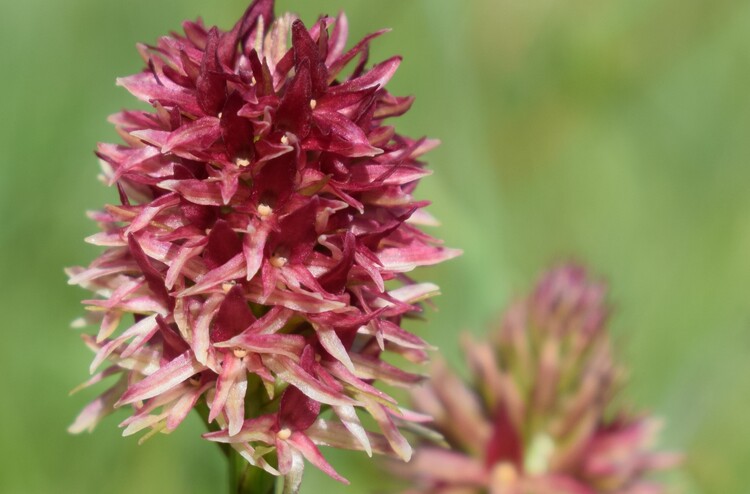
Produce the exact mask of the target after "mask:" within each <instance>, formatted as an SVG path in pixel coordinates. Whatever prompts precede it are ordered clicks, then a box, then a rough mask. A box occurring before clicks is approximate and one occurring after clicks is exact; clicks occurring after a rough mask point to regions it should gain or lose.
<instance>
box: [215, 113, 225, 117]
mask: <svg viewBox="0 0 750 494" xmlns="http://www.w3.org/2000/svg"><path fill="white" fill-rule="evenodd" d="M222 115H224V114H223V113H222V112H219V114H218V115H216V116H217V117H218V118H221V116H222Z"/></svg>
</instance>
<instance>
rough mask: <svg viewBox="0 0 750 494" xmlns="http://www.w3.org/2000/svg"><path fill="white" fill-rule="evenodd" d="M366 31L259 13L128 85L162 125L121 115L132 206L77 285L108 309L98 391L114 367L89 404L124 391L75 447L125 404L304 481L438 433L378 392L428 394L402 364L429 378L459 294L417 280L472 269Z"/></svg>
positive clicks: (77, 275)
mask: <svg viewBox="0 0 750 494" xmlns="http://www.w3.org/2000/svg"><path fill="white" fill-rule="evenodd" d="M347 26H348V25H347V19H346V17H345V16H344V15H343V14H341V15H339V16H338V17H337V18H335V19H333V18H329V17H322V18H321V19H320V20H319V21H318V22H316V23H315V24H313V25H312V26H311V27H309V28H308V27H306V26H305V25H304V24H303V23H302V21H300V20H299V19H297V18H295V16H293V15H291V14H284V15H282V16H279V17H275V16H274V2H273V1H272V0H256V1H255V2H253V3H252V4H251V5H250V6H249V7H248V9H247V11H246V12H245V14H244V15H243V16H242V18H241V19H240V20H239V21H238V22H237V23H236V24H235V25H234V27H233V28H232V29H230V30H229V31H222V30H220V29H218V28H216V27H212V28H207V27H205V26H204V25H203V23H202V22H201V21H197V22H186V23H184V25H183V28H184V33H183V34H172V35H170V36H165V37H162V38H160V39H159V41H158V42H157V43H156V44H155V45H154V46H146V45H139V47H138V49H139V52H140V54H141V56H142V57H143V59H144V62H145V64H146V68H145V69H144V70H143V71H142V72H140V73H138V74H136V75H132V76H129V77H124V78H121V79H118V84H119V85H120V86H123V87H124V88H126V89H127V90H128V91H129V92H130V93H132V94H133V95H134V96H135V97H137V98H138V99H139V100H141V101H143V102H146V103H148V104H149V105H151V106H152V107H153V110H152V111H136V110H132V111H123V112H121V113H118V114H116V115H114V116H112V117H111V119H110V121H111V122H112V123H113V124H114V125H115V127H116V129H117V131H118V133H119V134H120V136H121V137H122V139H123V140H124V143H123V144H118V145H116V144H100V145H99V147H98V149H97V155H98V157H99V158H100V161H101V165H102V169H103V178H104V180H105V181H106V182H107V183H108V184H109V185H112V186H116V187H117V190H118V191H119V204H113V205H108V206H106V207H105V209H104V210H103V211H100V212H95V213H93V214H92V217H93V219H95V220H96V221H97V222H98V223H99V225H100V226H101V232H100V233H97V234H95V235H93V236H92V237H90V238H89V239H88V240H89V241H90V242H91V243H93V244H95V245H99V246H103V247H105V248H106V250H105V251H104V253H103V254H102V255H101V256H99V257H98V258H97V259H96V260H95V261H94V262H93V263H92V264H91V265H90V266H88V267H87V268H71V269H70V270H69V275H70V283H71V284H76V285H80V286H82V287H84V288H86V289H88V290H91V291H92V292H93V293H94V297H92V299H91V300H86V301H85V304H86V305H87V306H88V309H89V310H90V315H89V316H88V317H87V318H86V320H85V321H84V322H87V323H95V324H98V325H99V331H98V334H96V335H95V336H88V335H87V336H84V340H85V342H86V344H87V345H88V346H89V347H90V348H91V349H92V350H93V351H94V352H95V353H96V356H95V358H94V362H93V363H92V366H91V371H92V373H93V372H95V370H96V369H97V368H98V367H99V366H100V365H101V364H103V363H104V362H107V363H108V364H107V367H106V368H105V369H104V370H103V371H101V372H99V373H98V374H95V376H94V377H93V378H92V379H91V380H90V381H89V382H87V383H85V385H91V384H95V383H97V382H99V381H101V380H103V379H104V378H106V377H108V376H112V375H117V376H119V380H118V381H117V383H116V384H115V385H114V386H112V387H111V388H110V389H108V390H107V391H106V392H105V393H104V394H102V395H101V396H100V397H99V398H97V399H96V400H95V401H94V402H92V403H91V404H90V405H89V406H88V407H87V408H86V409H85V410H84V411H83V412H82V414H81V415H80V416H79V417H78V419H77V420H76V422H75V423H74V424H73V426H72V427H71V430H72V431H73V432H79V431H82V430H86V429H92V428H93V427H94V426H95V425H96V424H97V423H98V422H99V421H100V420H101V418H102V417H103V416H105V415H107V414H108V413H110V412H112V411H113V410H114V409H115V408H117V407H125V406H127V407H130V408H132V410H133V414H132V416H130V417H129V418H127V419H126V420H125V421H124V422H123V423H122V425H123V426H124V427H125V432H124V433H125V434H134V433H137V432H139V431H142V430H149V431H150V432H149V434H153V433H156V432H170V431H172V430H174V429H175V428H176V427H177V426H178V425H179V424H180V422H182V420H183V419H184V418H185V416H186V415H187V414H188V412H189V411H190V410H191V409H193V408H195V407H201V406H205V407H206V416H207V420H208V422H209V423H210V424H211V427H212V428H213V429H214V431H213V432H211V433H208V434H206V436H205V437H206V438H207V439H209V440H211V441H219V442H226V443H230V444H231V446H232V447H234V448H235V449H236V450H237V451H239V452H240V454H242V455H243V456H244V457H245V458H246V459H247V460H248V462H250V463H251V464H253V465H257V466H260V467H262V468H265V469H266V470H267V471H269V472H273V473H277V474H278V473H280V474H283V475H287V476H288V477H289V479H290V482H292V483H294V482H297V481H298V479H299V477H300V475H301V472H302V463H303V462H302V459H303V458H305V459H307V460H308V461H309V462H311V463H313V464H314V465H316V466H317V467H319V468H321V469H322V470H324V471H325V472H327V473H329V474H330V475H331V476H333V477H335V478H337V479H341V477H340V476H339V475H338V474H337V473H336V472H335V471H334V470H333V468H332V467H331V466H330V465H328V463H327V462H326V461H325V460H324V459H323V457H322V456H321V455H320V452H319V451H318V448H317V446H318V445H320V444H326V445H333V446H336V447H343V448H351V449H361V450H365V451H367V452H368V453H371V452H372V451H377V452H385V453H393V454H396V455H398V456H400V457H402V458H404V459H408V458H409V456H410V454H411V449H410V447H409V445H408V443H407V442H406V441H405V440H404V438H403V437H402V435H401V434H400V432H399V431H398V428H397V425H398V423H399V422H400V421H404V420H418V419H420V417H419V416H418V415H416V414H414V413H410V412H408V411H405V410H402V409H400V408H399V407H398V405H397V403H396V401H395V400H394V399H393V398H392V397H390V396H389V395H387V394H385V393H384V392H382V391H380V390H379V389H376V388H375V387H373V386H372V382H373V380H376V379H380V380H383V381H385V382H387V383H390V384H393V385H397V386H410V385H412V384H413V383H415V382H417V381H418V380H419V379H420V376H417V375H414V374H411V373H408V372H405V371H403V370H401V369H400V368H398V367H395V366H393V365H391V364H388V363H386V362H385V361H383V360H381V358H380V357H381V354H382V353H383V352H385V351H389V352H393V353H396V354H400V355H402V356H403V357H405V358H407V359H409V360H411V361H417V362H420V361H424V360H425V359H426V353H425V348H426V344H425V342H424V341H423V340H421V339H420V338H418V337H417V336H415V335H413V334H411V333H409V332H407V331H405V330H403V329H402V328H401V324H400V323H401V320H402V319H403V318H404V317H409V316H410V315H413V314H414V313H416V312H418V311H419V310H420V306H419V302H420V301H421V300H423V299H425V298H427V297H430V296H432V295H434V294H435V293H436V292H437V287H436V286H435V285H433V284H431V283H415V282H413V281H411V279H410V278H408V277H407V276H406V275H405V273H407V272H409V271H411V270H413V269H414V268H416V267H419V266H426V265H432V264H436V263H439V262H442V261H444V260H446V259H449V258H452V257H454V256H456V255H457V254H458V251H455V250H451V249H447V248H444V247H442V246H441V245H440V242H439V241H437V240H436V239H434V238H432V237H430V236H429V235H427V234H425V233H423V232H422V231H421V230H419V229H418V226H419V225H420V224H423V225H425V224H426V225H429V224H432V223H433V220H432V218H431V216H430V215H429V214H428V213H426V212H425V211H424V210H423V208H424V207H425V206H426V205H427V203H426V202H422V201H416V200H415V199H414V198H413V196H412V193H413V191H414V188H415V187H416V185H417V183H418V181H419V179H420V178H422V177H424V176H425V175H427V174H428V171H426V170H425V165H424V163H423V162H421V161H419V158H420V157H421V156H422V155H423V154H424V153H426V152H427V151H428V150H430V149H431V148H433V147H434V146H435V145H436V144H437V142H436V141H433V140H429V139H425V138H421V139H411V138H408V137H405V136H402V135H400V134H398V133H397V132H396V130H395V129H394V127H393V126H391V125H387V124H386V120H387V119H390V118H393V117H397V116H399V115H401V114H403V113H404V112H406V111H407V110H408V109H409V107H410V106H411V104H412V101H413V99H412V98H411V97H397V96H393V95H391V94H390V93H388V91H387V90H386V89H385V85H386V83H387V82H388V81H389V80H390V79H391V77H392V76H393V74H394V73H395V71H396V69H397V68H398V66H399V63H400V62H401V59H400V57H393V58H390V59H388V60H385V61H384V62H381V63H378V64H375V65H372V66H370V65H369V64H368V45H369V43H370V41H372V40H373V39H374V38H376V37H377V36H379V35H380V34H382V33H383V32H384V31H380V32H376V33H374V34H371V35H369V36H367V37H366V38H365V39H363V40H362V41H360V42H359V43H357V44H355V45H354V46H353V47H351V48H348V49H347V47H346V44H347V42H346V38H347V31H348V27H347ZM289 40H291V44H289ZM347 67H348V68H347ZM387 282H390V283H388V288H386V283H387ZM327 410H330V411H332V413H331V414H329V415H327V416H326V417H327V418H322V417H321V414H322V413H323V412H325V411H327ZM360 413H368V414H370V415H371V416H372V417H373V418H374V419H375V422H376V423H377V424H378V425H379V428H380V432H379V433H375V432H369V431H366V430H365V429H364V427H363V426H362V425H361V424H360V420H359V414H360ZM268 458H272V459H271V460H268Z"/></svg>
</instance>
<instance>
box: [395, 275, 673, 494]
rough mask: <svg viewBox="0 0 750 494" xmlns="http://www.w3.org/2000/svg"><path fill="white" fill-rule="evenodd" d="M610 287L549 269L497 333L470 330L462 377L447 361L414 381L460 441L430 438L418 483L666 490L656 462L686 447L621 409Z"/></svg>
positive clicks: (497, 493) (441, 426)
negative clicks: (673, 448) (659, 441)
mask: <svg viewBox="0 0 750 494" xmlns="http://www.w3.org/2000/svg"><path fill="white" fill-rule="evenodd" d="M604 296H605V287H604V286H603V285H602V284H600V283H597V282H594V281H591V280H589V279H588V278H587V275H586V273H585V271H584V270H583V269H582V268H580V267H577V266H561V267H558V268H556V269H553V270H552V271H550V272H549V273H547V274H546V275H545V276H544V277H543V278H542V280H541V281H540V282H539V284H538V285H537V287H536V290H535V291H534V293H533V294H532V295H531V296H530V297H528V298H526V299H524V300H521V301H519V302H517V303H516V304H514V305H513V306H512V307H511V309H510V310H509V311H508V313H507V314H506V315H505V318H504V320H503V323H502V325H501V326H500V327H499V328H498V330H497V331H496V332H495V333H493V334H492V336H491V341H489V342H486V343H476V342H474V341H472V340H470V339H467V340H465V348H466V353H467V360H468V364H469V368H470V371H471V374H472V379H471V380H470V384H466V383H464V382H463V381H462V380H460V379H459V378H458V377H457V376H456V375H455V374H453V373H452V372H450V371H449V370H448V369H447V368H446V367H445V365H443V364H438V365H436V366H435V370H434V372H433V375H432V379H431V380H430V381H429V383H428V384H427V385H426V386H424V387H421V388H418V389H417V390H416V391H414V400H413V401H414V403H415V405H416V407H417V409H418V410H420V411H422V412H424V413H427V414H429V415H432V416H434V417H435V428H436V429H437V431H439V432H440V433H441V434H442V435H443V436H444V438H445V441H447V443H448V445H449V446H450V449H445V448H444V447H439V446H438V445H432V444H430V443H427V442H424V443H423V444H422V445H420V447H419V448H417V450H416V453H415V457H414V459H413V460H412V461H411V463H410V464H409V465H408V466H404V467H402V468H398V471H399V472H400V473H401V474H402V475H404V476H405V477H407V478H409V479H411V480H412V482H413V483H414V485H415V488H414V489H413V490H411V491H409V492H411V493H430V494H459V493H460V494H479V493H485V492H489V493H490V494H604V493H608V494H609V493H611V494H660V493H663V492H665V490H664V487H663V486H661V485H659V484H658V483H655V482H652V481H649V480H648V479H647V476H648V474H649V473H650V472H651V471H653V470H658V469H662V468H668V467H671V466H673V465H674V464H675V463H676V462H677V461H678V459H679V457H678V456H677V455H674V454H668V453H657V452H653V451H652V450H651V446H652V442H653V440H654V438H655V435H656V432H657V430H658V422H657V421H656V420H654V419H652V418H649V417H647V416H645V415H631V414H628V413H625V412H623V411H618V410H614V409H612V406H611V403H610V402H611V399H612V397H613V396H614V395H615V394H616V392H617V391H618V389H619V388H620V384H621V381H622V371H621V369H620V368H619V366H618V365H617V364H616V363H615V362H614V361H613V359H612V351H611V344H610V341H609V336H608V335H607V332H606V327H605V325H606V320H607V313H608V309H607V307H606V305H605V303H604Z"/></svg>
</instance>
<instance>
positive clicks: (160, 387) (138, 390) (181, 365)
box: [115, 351, 206, 407]
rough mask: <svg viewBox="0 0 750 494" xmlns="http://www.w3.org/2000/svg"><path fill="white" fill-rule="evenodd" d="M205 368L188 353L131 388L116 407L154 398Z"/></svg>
mask: <svg viewBox="0 0 750 494" xmlns="http://www.w3.org/2000/svg"><path fill="white" fill-rule="evenodd" d="M205 368H206V366H205V365H202V364H200V363H199V362H198V361H197V360H195V357H194V356H193V354H192V352H190V351H187V352H185V353H183V354H182V355H180V356H179V357H177V358H176V359H174V360H172V361H171V362H169V363H168V364H167V365H165V366H163V367H161V368H160V369H159V370H158V371H156V372H154V373H153V374H151V375H150V376H148V377H146V378H145V379H143V380H142V381H139V382H137V383H135V384H134V385H132V386H130V387H129V388H128V390H127V391H126V392H125V394H123V395H122V398H120V400H119V401H118V402H117V403H116V405H115V406H117V407H119V406H122V405H127V404H129V403H135V402H136V401H142V400H147V399H148V398H153V397H154V396H157V395H159V394H161V393H163V392H165V391H169V390H170V389H172V388H173V387H175V386H177V385H178V384H180V383H182V382H184V381H186V380H187V379H189V378H191V377H192V376H194V375H195V374H197V373H198V372H200V371H202V370H204V369H205Z"/></svg>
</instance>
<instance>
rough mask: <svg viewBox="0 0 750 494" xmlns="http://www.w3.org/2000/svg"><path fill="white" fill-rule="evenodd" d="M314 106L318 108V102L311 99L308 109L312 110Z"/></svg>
mask: <svg viewBox="0 0 750 494" xmlns="http://www.w3.org/2000/svg"><path fill="white" fill-rule="evenodd" d="M316 106H318V102H317V101H315V100H314V99H311V100H310V109H311V110H314V109H315V107H316Z"/></svg>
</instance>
